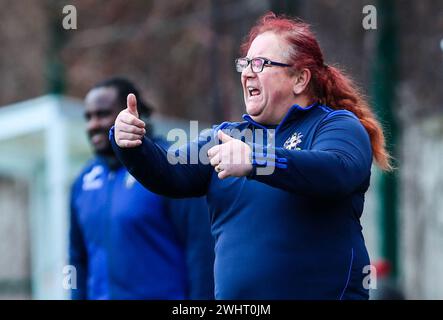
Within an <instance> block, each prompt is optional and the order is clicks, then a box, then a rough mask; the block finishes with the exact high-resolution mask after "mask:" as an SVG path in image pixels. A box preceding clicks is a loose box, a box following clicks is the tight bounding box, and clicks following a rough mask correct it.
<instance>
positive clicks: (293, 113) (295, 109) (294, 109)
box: [243, 102, 320, 133]
mask: <svg viewBox="0 0 443 320" xmlns="http://www.w3.org/2000/svg"><path fill="white" fill-rule="evenodd" d="M318 105H320V103H319V102H315V103H313V104H311V105H309V106H307V107H301V106H300V105H298V104H294V105H293V106H291V108H289V110H288V112H287V113H286V115H285V116H284V117H283V119H282V120H281V121H280V123H279V124H278V126H277V127H276V128H275V132H276V133H277V132H278V131H279V130H280V129H281V128H282V127H283V126H284V125H285V124H286V123H288V122H290V121H291V120H293V119H294V118H295V117H297V116H299V115H300V113H305V112H307V111H309V110H311V109H312V108H315V107H317V106H318ZM243 119H244V120H245V121H247V122H249V123H250V124H252V125H254V126H256V127H259V128H261V129H264V130H268V129H271V128H272V129H274V126H272V127H271V126H265V125H263V124H261V123H258V122H256V121H254V120H253V119H252V118H251V116H250V115H249V114H244V115H243Z"/></svg>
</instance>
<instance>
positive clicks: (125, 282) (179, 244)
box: [69, 157, 214, 299]
mask: <svg viewBox="0 0 443 320" xmlns="http://www.w3.org/2000/svg"><path fill="white" fill-rule="evenodd" d="M213 250H214V248H213V239H212V236H211V235H210V226H209V215H208V209H207V205H206V201H204V199H203V198H198V199H197V198H194V199H186V200H174V199H167V198H164V197H161V196H159V195H156V194H154V193H152V192H150V191H149V190H147V189H145V188H144V187H143V186H142V185H141V184H140V183H138V182H137V181H136V180H135V179H134V178H133V177H132V176H131V175H130V174H129V173H128V172H127V170H126V169H125V168H124V167H123V166H120V167H119V168H117V169H115V170H111V169H110V168H109V166H108V165H107V163H106V162H105V161H104V159H102V158H100V157H97V158H95V159H93V160H92V161H91V162H90V163H89V164H88V165H87V166H86V167H85V168H84V170H83V172H82V173H81V175H80V176H79V177H78V178H77V180H76V181H75V182H74V185H73V188H72V193H71V227H70V248H69V254H70V263H71V264H72V265H74V266H75V267H76V270H77V289H75V290H72V298H73V299H211V298H212V299H213V295H214V286H213V281H214V280H213Z"/></svg>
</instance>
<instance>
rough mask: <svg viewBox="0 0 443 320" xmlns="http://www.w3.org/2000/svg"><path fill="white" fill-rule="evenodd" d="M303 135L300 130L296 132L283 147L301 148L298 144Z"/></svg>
mask: <svg viewBox="0 0 443 320" xmlns="http://www.w3.org/2000/svg"><path fill="white" fill-rule="evenodd" d="M302 137H303V135H302V134H301V133H300V132H296V133H294V134H293V135H291V136H290V137H289V138H288V140H286V142H285V143H284V145H283V148H285V149H287V150H301V149H300V148H299V147H298V145H299V144H300V143H301V138H302Z"/></svg>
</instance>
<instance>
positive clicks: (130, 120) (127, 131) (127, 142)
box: [114, 93, 146, 148]
mask: <svg viewBox="0 0 443 320" xmlns="http://www.w3.org/2000/svg"><path fill="white" fill-rule="evenodd" d="M145 133H146V129H145V123H144V122H143V121H142V120H140V119H139V117H138V111H137V99H136V98H135V95H134V94H132V93H130V94H128V99H127V107H126V109H124V110H122V111H121V112H120V113H119V114H118V116H117V118H116V119H115V125H114V137H115V142H116V143H117V145H118V146H119V147H120V148H134V147H138V146H139V145H141V144H142V140H143V136H144V135H145Z"/></svg>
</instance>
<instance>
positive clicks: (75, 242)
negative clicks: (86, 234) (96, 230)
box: [69, 188, 88, 300]
mask: <svg viewBox="0 0 443 320" xmlns="http://www.w3.org/2000/svg"><path fill="white" fill-rule="evenodd" d="M73 190H75V188H73ZM70 221H71V223H70V229H69V263H70V265H72V266H74V267H75V270H76V276H77V277H76V280H77V283H76V289H74V288H72V289H71V298H72V299H73V300H84V299H87V285H86V282H87V264H88V262H87V261H88V258H87V251H86V246H85V242H84V238H83V233H82V231H81V229H80V225H79V222H78V217H77V211H76V209H75V205H74V192H71V201H70Z"/></svg>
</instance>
